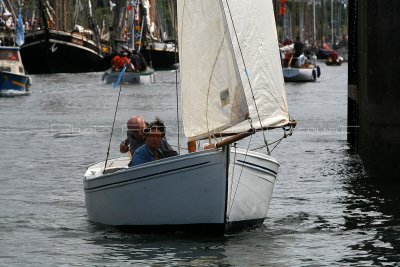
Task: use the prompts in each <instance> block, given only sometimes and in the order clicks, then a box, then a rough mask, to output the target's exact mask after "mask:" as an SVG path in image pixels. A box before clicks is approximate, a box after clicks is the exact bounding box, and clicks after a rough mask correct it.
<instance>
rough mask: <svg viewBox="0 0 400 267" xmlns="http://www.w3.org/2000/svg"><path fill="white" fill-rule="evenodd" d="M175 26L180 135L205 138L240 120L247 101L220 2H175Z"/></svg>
mask: <svg viewBox="0 0 400 267" xmlns="http://www.w3.org/2000/svg"><path fill="white" fill-rule="evenodd" d="M243 2H247V1H243ZM178 30H179V34H178V35H179V57H180V70H181V91H182V109H183V111H182V112H183V115H182V116H183V125H184V131H185V135H186V137H187V138H188V139H189V140H195V139H202V138H206V137H208V136H210V135H212V134H213V133H214V132H220V131H222V130H224V129H226V128H228V127H231V126H233V125H236V124H237V123H239V122H242V121H244V120H245V119H246V117H247V115H248V107H247V102H248V101H246V97H245V93H244V91H243V85H242V82H241V78H240V74H239V71H238V68H237V63H236V60H235V55H234V50H233V46H232V43H231V41H232V40H231V37H230V35H229V31H228V26H227V22H226V18H225V13H224V8H223V6H222V2H221V0H201V1H195V0H186V1H185V0H178Z"/></svg>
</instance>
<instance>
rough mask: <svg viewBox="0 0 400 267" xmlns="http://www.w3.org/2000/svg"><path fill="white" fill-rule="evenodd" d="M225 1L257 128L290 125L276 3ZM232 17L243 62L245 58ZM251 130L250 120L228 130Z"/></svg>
mask: <svg viewBox="0 0 400 267" xmlns="http://www.w3.org/2000/svg"><path fill="white" fill-rule="evenodd" d="M222 2H223V5H224V10H225V12H226V16H227V21H228V25H229V28H230V32H231V37H232V43H233V46H234V49H235V53H236V58H237V62H238V65H239V72H240V74H241V77H242V81H243V85H244V90H245V94H246V99H247V104H248V106H249V112H250V117H251V118H252V124H253V127H254V128H256V129H260V128H261V127H263V128H267V127H279V126H282V125H285V124H287V123H288V122H289V114H288V107H287V100H286V91H285V84H284V79H283V74H282V67H281V59H280V55H279V45H278V36H277V32H276V24H275V17H274V12H273V5H272V1H271V0H252V1H240V0H228V1H222ZM228 5H229V9H228ZM229 10H230V14H229ZM231 18H232V20H233V23H234V27H235V30H236V34H237V37H238V40H239V44H240V48H241V52H242V54H243V59H242V58H241V54H240V50H239V46H238V41H237V40H236V36H235V34H234V29H233V27H232V21H231ZM243 60H244V63H243ZM244 64H245V65H246V67H247V73H248V76H249V80H250V84H251V88H252V91H253V93H254V98H255V102H256V105H257V108H258V111H259V115H260V117H261V125H260V120H259V118H258V116H257V112H256V109H255V105H254V101H253V95H252V92H251V89H250V84H249V82H248V80H247V77H246V71H245V67H244ZM248 129H249V123H248V122H247V121H246V122H243V123H241V124H240V125H238V126H236V127H234V128H231V129H228V130H227V131H226V132H241V131H246V130H248Z"/></svg>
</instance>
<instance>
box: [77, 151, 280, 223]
mask: <svg viewBox="0 0 400 267" xmlns="http://www.w3.org/2000/svg"><path fill="white" fill-rule="evenodd" d="M236 152H237V153H235V151H231V153H227V150H226V149H225V150H215V151H203V152H197V153H191V154H186V155H181V156H177V157H172V158H168V159H163V160H159V161H155V162H151V163H148V164H143V165H140V166H137V167H134V168H129V169H125V170H121V171H117V172H113V173H109V174H105V175H102V171H103V167H104V162H103V163H99V164H96V165H93V166H91V167H90V168H89V169H88V170H87V172H86V174H85V181H84V185H85V186H84V187H85V201H86V209H87V213H88V217H89V220H91V221H93V222H97V223H102V224H107V225H114V226H130V227H133V228H134V227H138V228H143V227H144V228H150V229H151V228H155V229H156V228H157V227H171V226H173V227H174V228H180V227H187V226H189V227H203V226H209V227H213V228H215V229H219V230H222V231H223V230H229V229H234V230H236V229H240V228H241V226H248V225H254V224H261V223H262V222H263V221H264V218H265V217H266V214H267V210H268V207H269V203H270V199H271V196H272V190H273V186H274V183H275V179H276V173H277V169H278V166H279V164H278V163H277V162H276V160H275V159H273V158H272V157H268V156H266V155H263V154H259V153H248V154H247V156H246V153H245V152H244V151H243V150H239V149H238V150H237V151H236ZM128 161H129V159H127V158H121V159H116V160H111V161H110V163H109V164H107V172H111V171H113V168H115V169H114V170H117V169H124V168H126V165H127V163H128Z"/></svg>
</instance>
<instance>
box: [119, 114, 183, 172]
mask: <svg viewBox="0 0 400 267" xmlns="http://www.w3.org/2000/svg"><path fill="white" fill-rule="evenodd" d="M156 121H157V123H158V124H162V125H163V126H164V123H163V122H162V121H161V120H160V119H156ZM147 127H148V123H147V122H146V121H145V120H144V119H143V118H142V117H140V116H133V117H131V118H130V119H129V120H128V122H127V128H128V131H127V138H126V139H125V140H124V141H122V142H121V144H120V147H119V150H120V152H121V153H127V152H128V153H129V157H130V158H132V157H133V154H134V153H135V151H136V150H137V149H138V148H140V147H141V146H142V145H144V144H145V137H146V136H145V131H146V130H145V129H146V128H147ZM164 131H165V126H164ZM164 135H165V134H164ZM160 150H161V151H162V153H163V155H164V157H165V158H168V157H173V156H177V155H178V152H176V151H175V150H174V149H173V148H172V147H171V145H170V144H169V143H168V142H167V139H166V138H165V136H164V137H163V139H162V141H161V145H160ZM128 166H129V167H131V166H133V161H132V160H131V162H130V163H129V165H128Z"/></svg>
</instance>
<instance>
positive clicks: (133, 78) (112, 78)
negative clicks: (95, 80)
mask: <svg viewBox="0 0 400 267" xmlns="http://www.w3.org/2000/svg"><path fill="white" fill-rule="evenodd" d="M119 74H120V72H119V71H115V70H113V69H109V70H107V71H106V72H104V74H103V76H102V80H103V81H105V83H107V84H110V83H115V82H117V80H118V77H119ZM153 75H154V69H152V68H150V67H147V68H146V69H145V70H144V71H128V70H127V71H125V73H124V75H123V78H122V83H124V84H138V83H140V82H142V83H148V82H150V81H151V80H152V77H153Z"/></svg>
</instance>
